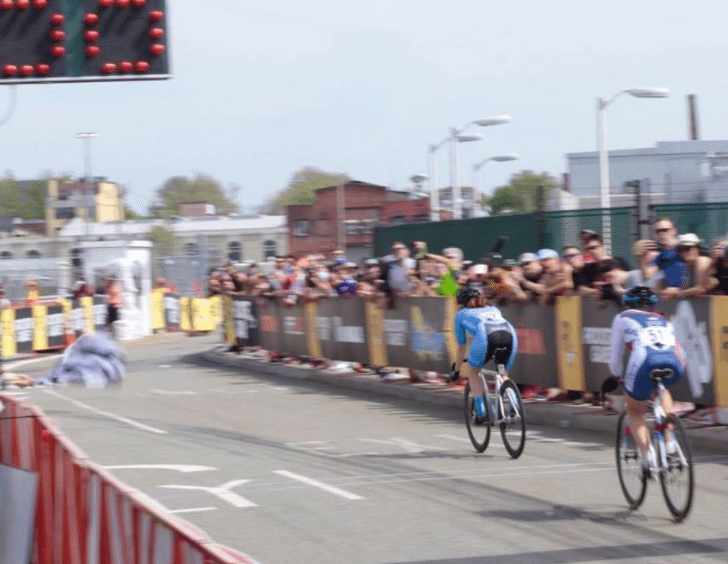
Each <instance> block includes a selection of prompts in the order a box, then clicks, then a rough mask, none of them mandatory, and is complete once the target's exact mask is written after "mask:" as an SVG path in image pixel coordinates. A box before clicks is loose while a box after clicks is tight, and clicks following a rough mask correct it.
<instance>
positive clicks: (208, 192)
mask: <svg viewBox="0 0 728 564" xmlns="http://www.w3.org/2000/svg"><path fill="white" fill-rule="evenodd" d="M238 191H239V188H238V187H237V186H233V187H232V189H231V190H226V189H225V188H224V187H223V186H222V185H221V184H220V183H219V182H218V181H217V180H215V179H214V178H212V177H210V176H207V175H204V174H198V175H197V176H196V177H195V178H192V179H188V178H186V177H184V176H173V177H172V178H168V179H167V180H166V181H165V182H164V184H162V185H161V186H160V187H159V188H158V189H157V192H156V201H155V203H154V204H152V206H151V207H150V208H149V213H150V215H152V216H154V217H169V216H170V215H177V214H179V209H180V204H183V203H185V202H206V203H209V204H213V205H214V206H215V209H216V211H217V212H218V213H225V214H227V213H235V212H238V211H239V210H238V205H237V204H236V203H235V195H236V194H237V193H238Z"/></svg>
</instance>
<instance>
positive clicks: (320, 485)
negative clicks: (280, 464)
mask: <svg viewBox="0 0 728 564" xmlns="http://www.w3.org/2000/svg"><path fill="white" fill-rule="evenodd" d="M275 473H276V474H279V475H281V476H285V477H286V478H290V479H291V480H298V481H299V482H303V483H304V484H308V485H309V486H313V487H315V488H319V489H322V490H324V491H327V492H329V493H332V494H335V495H340V496H341V497H343V498H346V499H350V500H352V501H354V500H357V499H364V498H363V497H361V496H358V495H356V494H353V493H351V492H347V491H346V490H342V489H341V488H337V487H336V486H330V485H328V484H324V483H323V482H319V481H318V480H313V479H311V478H306V476H301V475H300V474H294V473H293V472H288V471H287V470H275Z"/></svg>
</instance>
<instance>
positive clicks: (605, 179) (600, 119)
mask: <svg viewBox="0 0 728 564" xmlns="http://www.w3.org/2000/svg"><path fill="white" fill-rule="evenodd" d="M622 94H629V95H630V96H634V97H635V98H666V97H667V96H669V94H670V91H669V90H668V89H667V88H663V87H659V88H628V89H626V90H620V91H619V92H617V93H616V94H615V95H614V96H612V98H605V97H599V98H597V153H598V157H599V193H600V195H601V207H602V244H603V245H604V251H605V252H606V253H607V254H610V255H611V254H612V213H611V207H612V203H611V190H610V187H609V153H608V152H607V121H606V113H605V111H606V109H607V107H608V106H609V105H610V104H611V103H612V102H614V101H615V100H616V99H617V98H619V96H620V95H622Z"/></svg>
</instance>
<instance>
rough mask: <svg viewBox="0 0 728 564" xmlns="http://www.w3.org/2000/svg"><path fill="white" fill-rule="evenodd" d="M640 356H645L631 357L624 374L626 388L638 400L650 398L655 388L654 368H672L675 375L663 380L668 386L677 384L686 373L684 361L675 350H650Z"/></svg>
mask: <svg viewBox="0 0 728 564" xmlns="http://www.w3.org/2000/svg"><path fill="white" fill-rule="evenodd" d="M632 356H633V357H634V356H635V354H634V353H633V355H632ZM639 356H640V357H643V358H630V362H629V364H628V366H627V372H626V374H625V376H624V389H625V390H626V391H627V393H628V394H629V395H630V396H632V397H633V398H634V399H636V400H637V401H646V400H648V399H649V398H650V395H651V394H652V391H653V390H654V389H655V387H656V386H655V383H654V382H653V381H652V379H651V378H650V372H652V371H653V370H662V369H665V368H670V369H672V371H673V375H672V376H671V377H670V378H665V379H664V380H663V381H662V383H663V384H664V385H665V387H666V388H669V387H670V386H672V385H673V384H675V383H676V382H677V381H678V380H680V378H682V377H683V375H684V373H685V369H684V368H683V365H682V362H680V359H679V358H678V356H677V354H675V352H673V351H661V352H656V351H648V352H646V353H645V354H644V355H639Z"/></svg>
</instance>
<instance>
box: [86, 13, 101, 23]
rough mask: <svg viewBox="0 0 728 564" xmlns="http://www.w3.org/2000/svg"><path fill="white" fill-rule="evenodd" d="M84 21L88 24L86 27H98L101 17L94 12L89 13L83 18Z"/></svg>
mask: <svg viewBox="0 0 728 564" xmlns="http://www.w3.org/2000/svg"><path fill="white" fill-rule="evenodd" d="M83 21H85V22H86V25H96V24H97V23H99V15H98V14H95V13H93V12H89V13H88V14H86V15H85V16H84V17H83Z"/></svg>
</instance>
